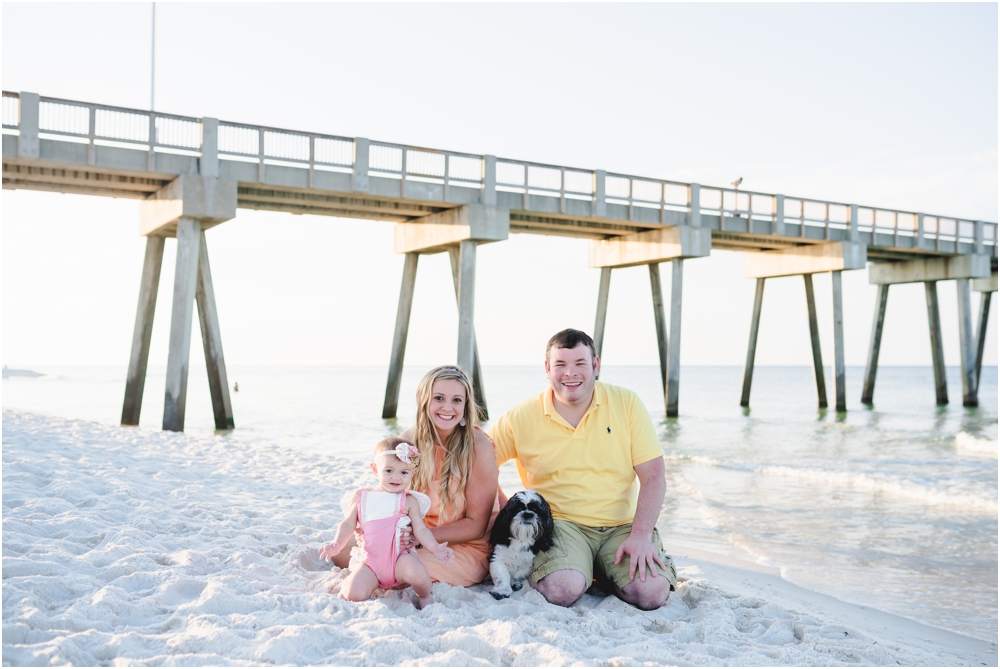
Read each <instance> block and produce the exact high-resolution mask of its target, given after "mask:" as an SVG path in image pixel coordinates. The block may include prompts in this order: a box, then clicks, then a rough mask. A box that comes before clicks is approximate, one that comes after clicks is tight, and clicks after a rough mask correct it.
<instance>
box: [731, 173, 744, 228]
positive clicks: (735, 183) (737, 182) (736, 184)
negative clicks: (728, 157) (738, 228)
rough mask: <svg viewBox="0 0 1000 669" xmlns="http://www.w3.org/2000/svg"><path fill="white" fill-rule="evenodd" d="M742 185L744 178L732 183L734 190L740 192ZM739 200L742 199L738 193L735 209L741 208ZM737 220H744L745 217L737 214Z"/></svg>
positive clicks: (734, 199) (734, 202)
mask: <svg viewBox="0 0 1000 669" xmlns="http://www.w3.org/2000/svg"><path fill="white" fill-rule="evenodd" d="M741 183H743V177H740V178H739V179H737V180H736V181H734V182H732V186H733V190H735V191H739V190H740V184H741ZM739 198H740V196H739V193H738V192H737V195H736V197H734V198H733V209H739V208H740V200H739ZM736 218H743V216H742V214H739V213H737V214H736Z"/></svg>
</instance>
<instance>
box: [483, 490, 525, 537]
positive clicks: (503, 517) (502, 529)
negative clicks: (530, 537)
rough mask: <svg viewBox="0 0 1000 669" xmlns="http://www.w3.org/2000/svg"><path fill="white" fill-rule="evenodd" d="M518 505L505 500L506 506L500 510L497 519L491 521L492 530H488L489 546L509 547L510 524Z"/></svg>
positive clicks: (510, 500) (512, 501) (511, 500)
mask: <svg viewBox="0 0 1000 669" xmlns="http://www.w3.org/2000/svg"><path fill="white" fill-rule="evenodd" d="M518 506H520V505H518V504H516V503H515V502H514V500H513V499H509V500H507V504H506V505H504V507H503V508H502V509H500V513H498V514H497V519H496V520H495V521H493V529H492V530H490V544H492V545H494V546H510V524H511V522H512V521H513V520H514V516H516V515H517V511H518V508H517V507H518Z"/></svg>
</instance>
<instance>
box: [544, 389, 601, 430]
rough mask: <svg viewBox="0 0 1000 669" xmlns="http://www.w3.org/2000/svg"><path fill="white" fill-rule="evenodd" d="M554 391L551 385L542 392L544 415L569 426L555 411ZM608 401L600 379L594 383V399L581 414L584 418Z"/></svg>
mask: <svg viewBox="0 0 1000 669" xmlns="http://www.w3.org/2000/svg"><path fill="white" fill-rule="evenodd" d="M554 395H555V391H553V390H552V386H549V387H548V388H546V389H545V392H544V393H542V407H543V409H544V410H545V415H546V416H548V417H549V418H552V419H554V420H557V421H560V422H562V423H563V424H565V425H566V426H567V427H569V423H567V422H566V419H565V418H563V417H562V416H561V415H560V414H559V412H558V411H556V405H555V401H554V399H553V397H554ZM607 402H608V391H607V389H606V388H605V387H604V384H603V383H601V382H600V381H597V382H595V383H594V399H593V400H592V401H591V402H590V407H589V408H588V409H587V413H585V414H583V416H584V418H586V417H587V415H588V414H590V413H591V412H593V411H596V410H597V407H599V406H601V405H602V404H607ZM581 422H582V421H581Z"/></svg>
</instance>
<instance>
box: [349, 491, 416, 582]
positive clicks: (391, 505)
mask: <svg viewBox="0 0 1000 669" xmlns="http://www.w3.org/2000/svg"><path fill="white" fill-rule="evenodd" d="M407 495H412V496H413V497H415V498H416V499H417V501H418V502H419V503H420V512H421V514H424V513H427V509H428V508H430V505H431V500H430V498H429V497H427V495H424V494H423V493H419V492H416V491H413V490H409V491H407V492H405V493H393V492H385V491H383V490H368V489H367V488H360V489H358V490H357V491H352V492H349V493H347V494H346V495H344V497H343V499H341V501H340V506H341V508H342V509H343V510H344V513H347V511H348V510H350V508H351V502H352V501H353V499H354V498H355V497H357V500H358V526H357V531H356V536H357V542H358V545H357V546H355V547H354V548H352V549H351V563H350V565H349V569H350V570H351V571H356V570H357V569H359V568H360V567H362V566H365V565H367V566H368V568H369V569H371V570H372V571H373V572H375V576H376V578H378V584H379V586H381V587H383V588H394V587H396V586H397V585H400V583H399V581H397V580H396V560H397V559H399V556H400V552H399V534H400V532H401V531H402V529H403V528H404V527H407V526H409V524H410V517H409V516H408V515H407V513H406V496H407Z"/></svg>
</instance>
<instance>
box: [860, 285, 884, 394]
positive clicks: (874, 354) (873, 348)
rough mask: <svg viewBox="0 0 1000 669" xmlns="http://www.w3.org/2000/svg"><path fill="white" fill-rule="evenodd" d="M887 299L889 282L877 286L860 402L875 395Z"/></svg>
mask: <svg viewBox="0 0 1000 669" xmlns="http://www.w3.org/2000/svg"><path fill="white" fill-rule="evenodd" d="M888 301H889V284H887V283H884V284H882V285H880V286H879V287H878V297H877V298H876V299H875V316H874V318H873V320H872V336H871V340H870V341H869V343H868V361H867V362H866V363H865V382H864V387H863V388H862V390H861V402H862V403H863V404H871V403H872V397H873V396H874V395H875V375H876V373H877V372H878V353H879V349H880V347H881V346H882V325H883V324H884V323H885V307H886V304H887V303H888Z"/></svg>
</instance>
